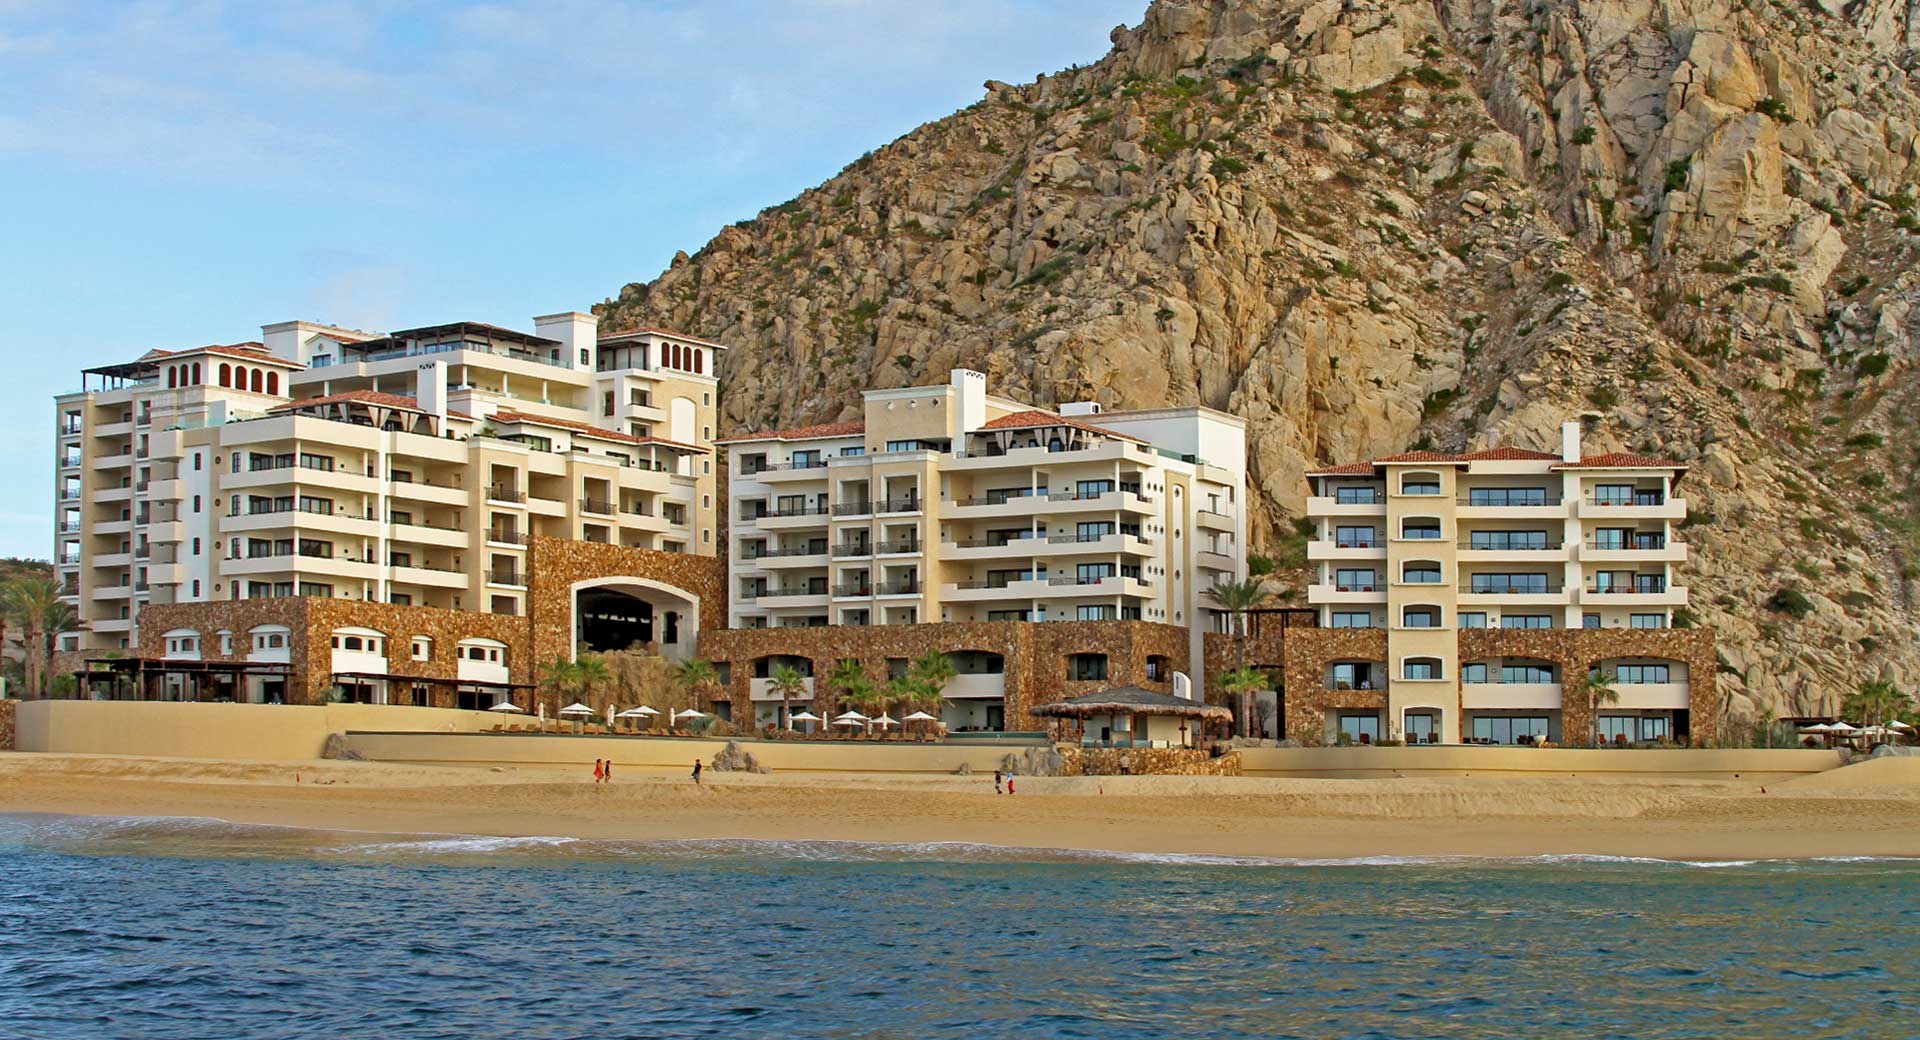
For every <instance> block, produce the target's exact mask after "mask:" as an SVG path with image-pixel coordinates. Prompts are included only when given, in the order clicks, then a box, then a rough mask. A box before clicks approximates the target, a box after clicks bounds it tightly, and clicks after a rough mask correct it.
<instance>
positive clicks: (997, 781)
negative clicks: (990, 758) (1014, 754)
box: [993, 769, 1007, 794]
mask: <svg viewBox="0 0 1920 1040" xmlns="http://www.w3.org/2000/svg"><path fill="white" fill-rule="evenodd" d="M1005 784H1006V774H1004V773H1002V772H1001V771H1000V770H998V769H996V770H994V771H993V793H994V794H1006V793H1007V792H1006V790H1005V786H1004V785H1005Z"/></svg>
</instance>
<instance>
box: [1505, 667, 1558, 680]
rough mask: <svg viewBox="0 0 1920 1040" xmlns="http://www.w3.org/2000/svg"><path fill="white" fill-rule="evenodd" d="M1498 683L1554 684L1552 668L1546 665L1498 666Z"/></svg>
mask: <svg viewBox="0 0 1920 1040" xmlns="http://www.w3.org/2000/svg"><path fill="white" fill-rule="evenodd" d="M1500 681H1501V682H1503V683H1529V684H1538V683H1556V682H1559V681H1560V680H1559V679H1556V678H1554V675H1553V666H1552V665H1548V664H1529V663H1525V662H1522V663H1520V664H1505V665H1501V666H1500Z"/></svg>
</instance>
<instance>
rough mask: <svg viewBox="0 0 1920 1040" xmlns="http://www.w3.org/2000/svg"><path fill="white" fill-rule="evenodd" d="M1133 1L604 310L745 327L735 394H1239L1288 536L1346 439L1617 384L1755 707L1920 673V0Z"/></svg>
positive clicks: (1489, 426) (1484, 424)
mask: <svg viewBox="0 0 1920 1040" xmlns="http://www.w3.org/2000/svg"><path fill="white" fill-rule="evenodd" d="M1112 38H1113V49H1112V51H1111V53H1109V54H1108V55H1107V56H1106V57H1105V58H1104V59H1102V60H1101V61H1099V62H1097V63H1095V64H1093V65H1090V66H1086V67H1081V68H1073V69H1068V70H1066V71H1064V72H1061V73H1059V74H1057V75H1052V76H1044V77H1041V78H1040V79H1039V80H1038V81H1036V82H1034V83H1029V84H1025V85H1020V86H1012V85H1008V84H1004V83H997V82H991V83H988V84H987V89H986V96H985V97H984V98H983V99H982V100H981V101H980V102H978V103H977V104H975V105H973V106H972V107H970V108H968V109H966V110H964V111H962V112H958V113H956V114H954V115H952V116H950V117H948V118H945V119H942V120H939V121H938V122H934V123H929V124H927V125H926V126H923V127H921V128H919V129H917V130H915V131H913V132H912V133H910V134H908V135H906V136H905V137H902V138H900V139H899V140H897V141H894V142H893V143H891V144H889V145H886V146H885V147H882V148H879V149H877V150H875V151H874V152H872V153H870V154H868V155H866V156H863V157H861V158H860V159H859V160H858V161H856V162H854V163H853V164H852V165H851V166H849V167H847V168H846V169H845V170H844V171H843V172H842V173H841V174H840V175H838V176H836V177H835V178H833V179H832V180H830V181H828V182H827V183H825V184H823V185H821V186H819V187H817V188H814V189H812V190H810V191H807V192H805V193H803V194H802V195H801V196H800V197H798V198H796V199H793V200H792V201H790V202H787V203H785V204H782V205H779V206H775V207H772V208H770V209H768V210H766V211H764V212H762V213H761V214H760V215H759V216H758V217H757V218H756V219H753V220H749V221H745V222H743V223H741V224H738V225H735V226H733V227H730V228H727V229H725V230H723V231H721V232H720V233H719V234H718V235H717V236H716V237H715V238H714V239H713V240H712V241H711V242H709V243H708V244H707V245H706V246H705V247H704V248H703V249H701V250H700V252H699V253H698V254H696V255H694V256H687V255H685V254H681V255H679V256H677V257H675V259H674V261H673V264H672V266H671V268H670V269H669V270H667V271H666V272H665V273H663V274H661V275H660V276H659V277H658V278H656V279H654V280H653V281H651V282H647V283H644V284H641V283H636V284H631V285H628V286H626V287H625V288H624V289H623V290H622V291H621V292H620V294H619V296H618V297H617V298H615V299H612V300H609V301H607V303H605V304H604V305H603V306H602V307H601V308H600V311H601V313H602V314H603V316H604V317H605V318H606V319H607V320H608V321H609V322H610V323H612V324H615V325H625V324H629V323H642V322H645V323H658V324H664V325H669V326H675V327H683V328H686V329H688V330H690V331H692V332H695V333H698V334H702V335H706V336H710V337H713V338H716V339H720V340H723V341H725V342H727V343H728V344H730V345H731V347H732V350H731V352H730V357H729V359H728V361H727V364H726V368H725V370H724V371H723V373H722V375H723V379H724V386H723V393H722V404H723V406H724V417H725V422H726V424H727V426H728V427H729V429H728V431H727V432H732V431H733V430H738V429H743V428H754V427H762V426H770V425H785V424H791V423H794V422H801V421H813V420H829V419H833V418H837V417H844V416H849V415H851V414H853V413H854V410H855V407H856V402H857V400H858V395H857V391H858V390H859V389H861V388H862V387H865V386H868V385H880V386H902V385H910V384H912V383H915V382H923V381H937V380H939V379H940V378H941V377H942V376H943V374H944V372H945V371H946V370H947V369H948V368H949V367H952V366H967V367H971V368H976V369H980V370H982V371H985V372H986V373H988V375H989V377H990V378H991V380H992V383H993V385H994V386H995V387H996V388H997V389H999V390H1002V391H1004V392H1006V393H1008V394H1010V395H1013V396H1016V397H1024V398H1029V399H1033V400H1039V401H1056V400H1075V399H1086V398H1093V399H1098V400H1100V401H1102V402H1104V403H1106V404H1107V405H1109V406H1112V407H1133V406H1150V405H1160V404H1168V403H1173V404H1193V403H1198V404H1204V405H1207V406H1210V407H1213V408H1219V409H1225V410H1227V411H1231V412H1233V413H1235V414H1238V415H1240V416H1243V417H1245V418H1246V419H1247V420H1248V422H1249V424H1250V439H1251V444H1252V453H1253V458H1252V460H1251V461H1252V479H1253V481H1254V484H1255V487H1256V495H1257V503H1256V504H1257V505H1258V507H1259V511H1260V521H1259V532H1260V533H1259V543H1260V545H1261V546H1262V547H1264V548H1265V550H1266V551H1268V552H1270V553H1273V554H1274V555H1276V556H1278V557H1281V558H1282V559H1285V558H1287V557H1288V556H1289V554H1291V553H1297V552H1298V548H1299V544H1298V536H1297V535H1295V533H1294V529H1293V527H1292V525H1291V523H1290V522H1289V521H1290V518H1293V517H1295V516H1297V515H1298V513H1299V511H1300V510H1301V508H1302V500H1303V497H1304V494H1305V490H1306V484H1305V481H1304V479H1303V473H1304V472H1305V471H1306V470H1307V469H1309V468H1311V467H1313V466H1315V465H1318V464H1322V463H1325V462H1328V461H1335V460H1338V461H1345V460H1351V459H1356V458H1364V457H1368V456H1371V455H1377V454H1384V453H1390V452H1396V451H1402V450H1406V449H1408V448H1410V447H1420V446H1431V447H1436V448H1448V449H1458V448H1471V447H1483V446H1486V445H1489V444H1492V443H1496V442H1497V443H1502V444H1517V445H1522V446H1527V447H1536V448H1549V449H1550V448H1553V447H1556V446H1557V443H1558V442H1557V436H1556V428H1557V425H1558V424H1559V423H1560V422H1561V421H1562V420H1564V419H1566V418H1568V417H1573V416H1584V417H1586V418H1587V419H1588V420H1589V427H1590V430H1591V434H1590V437H1589V442H1590V448H1589V450H1613V449H1624V450H1637V451H1646V452H1652V453H1657V454H1663V455H1668V456H1671V457H1676V458H1679V459H1683V460H1686V461H1687V462H1688V463H1690V464H1691V466H1692V472H1691V473H1690V474H1689V475H1688V477H1687V480H1686V483H1685V484H1684V485H1683V487H1684V488H1685V489H1686V494H1687V497H1688V499H1689V501H1690V503H1691V516H1690V517H1689V519H1688V521H1687V530H1686V532H1685V537H1686V538H1687V540H1688V541H1690V542H1691V543H1692V544H1693V547H1694V552H1693V562H1692V563H1691V564H1689V566H1688V570H1687V572H1686V573H1685V574H1684V576H1683V579H1682V580H1684V581H1685V582H1686V584H1688V585H1689V586H1690V587H1691V588H1692V590H1693V602H1694V604H1695V608H1694V609H1695V613H1696V614H1697V615H1698V616H1699V618H1700V620H1703V621H1705V622H1708V623H1712V624H1714V625H1717V626H1719V630H1720V645H1721V648H1722V649H1721V656H1722V670H1723V680H1724V682H1723V688H1725V689H1728V690H1731V691H1732V704H1731V709H1732V711H1733V712H1734V713H1735V714H1736V715H1739V714H1745V715H1748V716H1754V715H1757V714H1760V713H1764V712H1769V711H1771V712H1776V713H1780V714H1800V713H1809V712H1814V711H1817V710H1820V709H1821V708H1822V707H1823V706H1824V707H1829V708H1830V707H1831V706H1832V705H1834V704H1835V703H1837V698H1838V696H1839V695H1840V694H1841V693H1842V692H1843V691H1844V690H1846V689H1850V688H1851V687H1852V686H1853V685H1854V684H1856V683H1857V682H1858V681H1859V680H1860V679H1862V678H1870V677H1875V676H1883V677H1887V678H1891V679H1893V680H1894V681H1896V682H1898V683H1900V684H1901V685H1902V686H1903V687H1904V688H1908V689H1911V688H1912V687H1913V686H1914V685H1915V684H1916V682H1917V681H1920V647H1916V645H1915V638H1914V637H1915V632H1916V619H1917V618H1920V614H1917V613H1916V607H1915V595H1916V593H1917V592H1920V587H1917V584H1920V582H1917V579H1920V477H1917V476H1916V473H1917V472H1920V449H1917V447H1916V441H1915V440H1914V439H1911V438H1912V432H1911V431H1912V429H1913V427H1914V425H1915V422H1916V420H1917V419H1920V386H1916V381H1915V372H1916V367H1917V366H1916V362H1917V361H1920V309H1917V308H1916V303H1920V271H1916V269H1915V264H1914V258H1915V255H1916V248H1917V247H1920V223H1917V221H1920V211H1916V208H1915V189H1914V180H1915V175H1916V173H1920V131H1917V130H1916V127H1920V83H1917V82H1916V79H1915V72H1914V70H1915V62H1916V47H1920V2H1916V0H1853V2H1850V3H1848V2H1842V0H1772V2H1768V0H1746V2H1727V0H1693V2H1688V0H1664V2H1652V0H1606V2H1598V0H1567V2H1547V0H1529V2H1512V0H1344V2H1343V0H1159V2H1156V3H1154V4H1152V6H1151V7H1149V8H1148V10H1147V12H1146V14H1145V18H1144V20H1143V21H1142V23H1141V24H1140V25H1139V26H1138V27H1135V28H1127V27H1124V26H1123V27H1121V28H1118V29H1115V30H1114V32H1113V37H1112ZM1901 430H1907V431H1909V432H1908V433H1906V434H1903V433H1901V432H1900V431H1901Z"/></svg>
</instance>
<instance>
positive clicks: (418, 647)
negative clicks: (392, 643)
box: [413, 636, 433, 661]
mask: <svg viewBox="0 0 1920 1040" xmlns="http://www.w3.org/2000/svg"><path fill="white" fill-rule="evenodd" d="M413 659H414V660H416V661H431V660H433V640H432V639H431V638H430V637H428V636H414V637H413Z"/></svg>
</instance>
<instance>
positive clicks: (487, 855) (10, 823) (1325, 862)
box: [0, 813, 1920, 870]
mask: <svg viewBox="0 0 1920 1040" xmlns="http://www.w3.org/2000/svg"><path fill="white" fill-rule="evenodd" d="M0 845H17V846H22V847H39V848H51V849H57V850H60V851H71V852H81V853H89V854H102V855H112V854H116V853H151V854H169V855H205V856H213V857H221V856H233V855H254V856H272V855H301V856H317V857H324V858H330V859H334V858H338V859H366V860H418V861H423V862H432V861H435V860H461V861H466V862H472V861H479V862H481V863H485V862H488V861H494V862H503V863H505V862H520V861H524V860H527V859H549V858H564V859H579V860H622V859H692V860H724V859H738V858H743V857H750V858H774V859H783V860H789V861H802V862H823V863H895V862H947V863H956V864H964V863H1031V864H1049V863H1056V864H1057V863H1105V864H1114V865H1135V866H1168V867H1215V868H1248V867H1254V868H1278V867H1290V868H1355V867H1359V868H1406V867H1447V866H1457V867H1489V868H1492V867H1502V866H1533V867H1554V866H1566V867H1578V866H1595V867H1606V866H1631V867H1647V868H1681V869H1706V870H1717V869H1740V868H1755V869H1792V868H1795V867H1799V866H1804V865H1807V864H1822V865H1828V866H1845V865H1852V864H1882V863H1914V862H1920V859H1915V858H1911V857H1900V856H1820V857H1805V858H1794V859H1758V858H1755V859H1716V860H1702V859H1684V858H1668V857H1656V856H1619V855H1606V854H1598V853H1546V854H1539V855H1516V856H1469V855H1363V856H1250V855H1229V854H1219V853H1203V852H1152V851H1125V850H1110V849H1072V848H1048V847H1039V846H1027V845H996V844H989V843H984V842H971V841H925V842H876V841H845V840H828V839H768V838H660V839H611V838H574V837H566V836H562V835H518V836H509V835H485V834H441V833H421V834H394V833H387V832H376V831H361V830H346V829H325V830H320V829H312V828H304V827H296V826H289V825H284V824H271V823H239V822H234V821H231V820H222V819H218V818H215V817H206V816H64V815H58V814H48V813H0Z"/></svg>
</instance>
